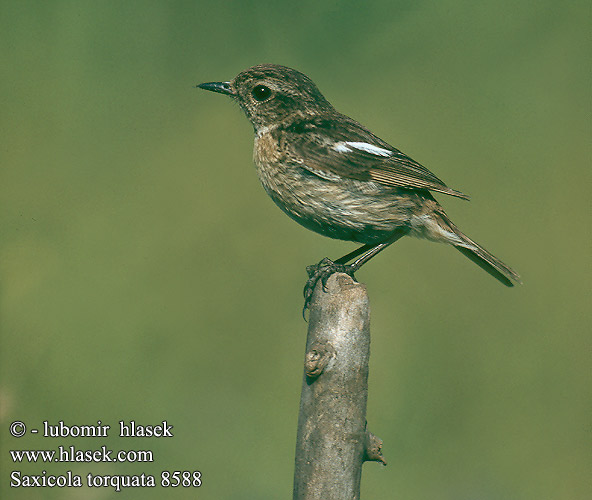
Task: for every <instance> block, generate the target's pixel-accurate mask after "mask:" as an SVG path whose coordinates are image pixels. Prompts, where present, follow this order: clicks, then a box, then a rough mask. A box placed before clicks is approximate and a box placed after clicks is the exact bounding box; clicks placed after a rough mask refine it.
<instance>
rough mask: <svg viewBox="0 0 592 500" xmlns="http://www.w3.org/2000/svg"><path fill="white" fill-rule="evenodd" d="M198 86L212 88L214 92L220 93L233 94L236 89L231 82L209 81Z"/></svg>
mask: <svg viewBox="0 0 592 500" xmlns="http://www.w3.org/2000/svg"><path fill="white" fill-rule="evenodd" d="M196 87H197V88H200V89H205V90H210V91H212V92H218V93H219V94H226V95H230V96H233V95H235V94H234V90H232V87H231V86H230V82H208V83H200V84H199V85H196Z"/></svg>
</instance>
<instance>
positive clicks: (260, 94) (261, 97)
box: [251, 85, 271, 101]
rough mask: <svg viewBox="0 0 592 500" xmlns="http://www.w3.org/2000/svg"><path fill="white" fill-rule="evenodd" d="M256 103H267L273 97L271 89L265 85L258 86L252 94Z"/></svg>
mask: <svg viewBox="0 0 592 500" xmlns="http://www.w3.org/2000/svg"><path fill="white" fill-rule="evenodd" d="M251 94H253V97H254V98H255V100H256V101H265V100H266V99H268V98H269V96H270V95H271V89H270V88H269V87H266V86H265V85H257V86H255V88H254V89H253V91H252V92H251Z"/></svg>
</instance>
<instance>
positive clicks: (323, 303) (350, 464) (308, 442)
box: [294, 274, 386, 500]
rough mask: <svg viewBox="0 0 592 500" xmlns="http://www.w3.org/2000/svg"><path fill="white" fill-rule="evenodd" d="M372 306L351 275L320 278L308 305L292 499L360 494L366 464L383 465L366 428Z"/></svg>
mask: <svg viewBox="0 0 592 500" xmlns="http://www.w3.org/2000/svg"><path fill="white" fill-rule="evenodd" d="M369 358H370V312H369V304H368V295H367V294H366V287H365V286H364V285H362V284H360V283H356V282H354V281H353V280H352V279H351V278H350V277H349V276H348V275H346V274H333V275H332V276H331V277H330V278H329V280H328V281H327V289H326V291H323V285H322V284H321V283H320V282H319V283H318V284H317V287H316V289H315V292H314V295H313V299H312V301H311V304H310V319H309V327H308V338H307V342H306V356H305V362H304V380H303V383H302V397H301V400H300V414H299V417H298V438H297V443H296V467H295V472H294V499H295V500H354V499H359V498H360V479H361V475H362V464H363V463H364V461H367V460H374V461H380V462H382V463H383V464H385V465H386V462H385V461H384V459H383V457H382V453H381V448H382V441H380V439H378V438H377V437H376V436H374V435H373V434H372V433H370V432H369V431H367V429H366V402H367V400H368V362H369Z"/></svg>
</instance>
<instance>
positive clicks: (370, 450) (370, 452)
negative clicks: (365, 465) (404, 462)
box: [364, 431, 386, 465]
mask: <svg viewBox="0 0 592 500" xmlns="http://www.w3.org/2000/svg"><path fill="white" fill-rule="evenodd" d="M364 462H380V463H381V464H382V465H386V460H385V459H384V457H383V456H382V439H379V438H377V437H376V436H375V435H374V434H372V433H371V432H370V431H366V442H365V443H364Z"/></svg>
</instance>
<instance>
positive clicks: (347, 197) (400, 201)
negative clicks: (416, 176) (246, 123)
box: [253, 133, 419, 243]
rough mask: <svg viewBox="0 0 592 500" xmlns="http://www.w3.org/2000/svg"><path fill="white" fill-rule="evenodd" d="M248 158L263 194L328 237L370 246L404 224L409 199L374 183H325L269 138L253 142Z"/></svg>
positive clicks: (334, 180)
mask: <svg viewBox="0 0 592 500" xmlns="http://www.w3.org/2000/svg"><path fill="white" fill-rule="evenodd" d="M253 159H254V162H255V165H256V166H257V173H258V175H259V179H260V181H261V184H262V185H263V187H264V188H265V191H266V192H267V194H268V195H269V196H270V197H271V198H272V199H273V201H274V202H275V203H276V205H278V206H279V207H280V208H281V209H282V210H283V211H284V212H285V213H286V214H288V215H289V216H290V217H291V218H292V219H294V220H296V221H297V222H298V223H300V224H302V225H303V226H305V227H306V228H308V229H311V230H313V231H316V232H317V233H320V234H323V235H325V236H329V237H331V238H336V239H341V240H349V241H358V242H362V243H373V242H377V241H381V240H383V239H384V238H386V237H387V236H388V235H389V234H391V233H392V232H393V231H394V230H396V229H397V228H399V227H401V226H407V225H409V221H410V217H411V214H412V213H413V211H414V209H416V208H417V202H418V201H419V200H416V199H415V197H414V196H409V193H406V192H405V193H403V192H401V191H400V190H396V189H392V188H387V187H385V186H381V185H379V184H377V183H375V182H369V181H357V180H354V179H348V178H342V177H338V176H334V177H335V178H324V177H319V176H318V175H315V174H314V173H312V172H311V171H310V170H308V169H307V168H304V167H303V166H302V165H303V163H304V162H305V161H306V159H305V158H293V157H291V156H290V155H289V154H288V153H287V152H286V151H285V150H284V149H283V148H282V147H281V143H280V141H279V140H277V139H276V138H274V136H273V135H272V134H270V133H268V134H262V135H259V136H257V137H256V138H255V145H254V151H253Z"/></svg>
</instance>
